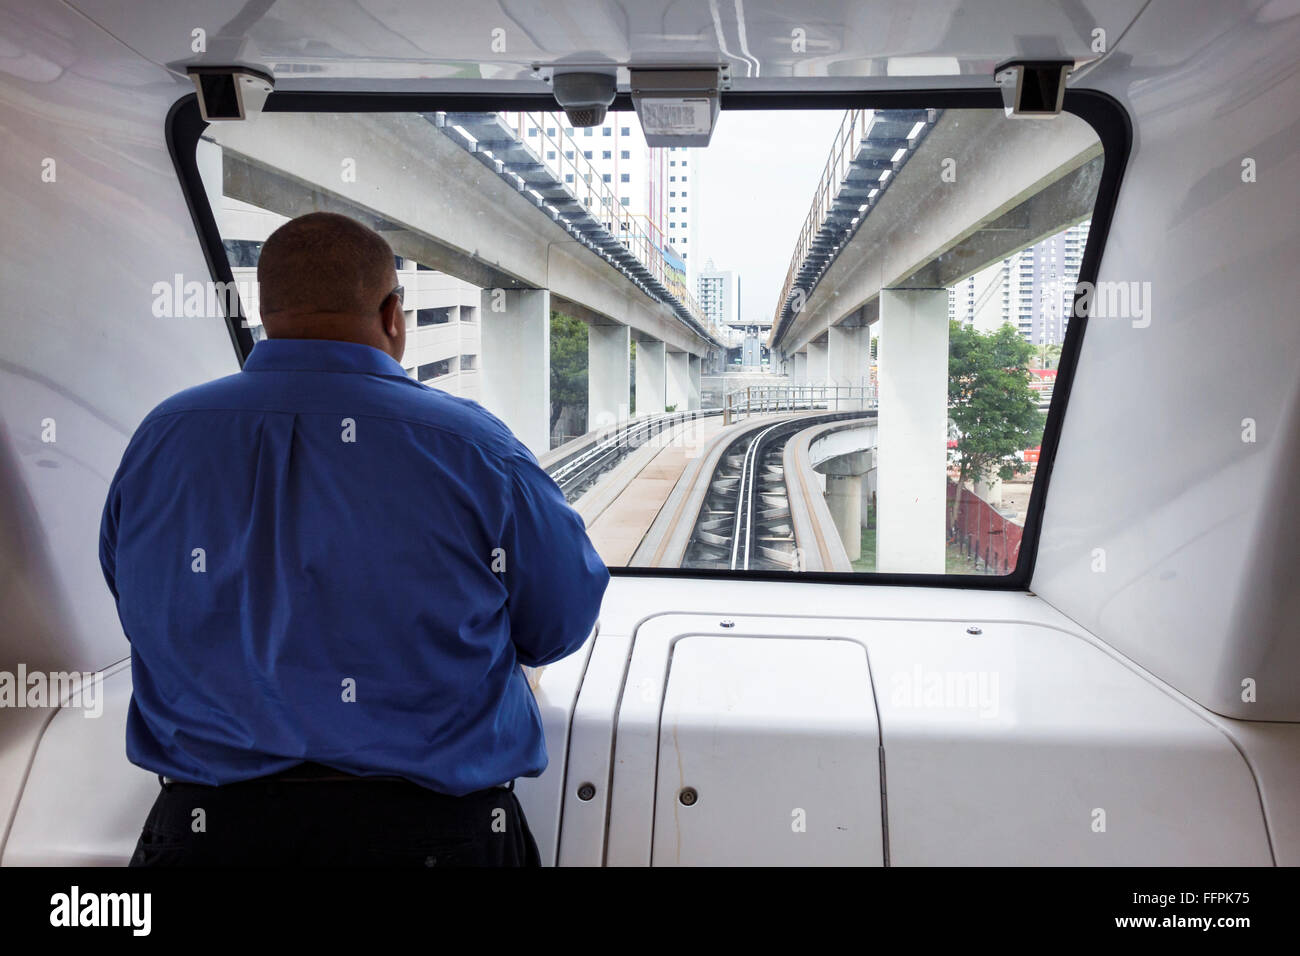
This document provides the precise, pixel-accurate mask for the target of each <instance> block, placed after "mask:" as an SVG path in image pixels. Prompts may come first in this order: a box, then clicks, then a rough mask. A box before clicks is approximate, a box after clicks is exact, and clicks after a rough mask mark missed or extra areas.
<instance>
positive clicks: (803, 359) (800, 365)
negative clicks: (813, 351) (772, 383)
mask: <svg viewBox="0 0 1300 956" xmlns="http://www.w3.org/2000/svg"><path fill="white" fill-rule="evenodd" d="M791 358H792V362H793V366H792V371H791V373H790V377H791V381H790V384H792V385H807V384H808V352H807V350H805V351H803V352H795V353H794V355H793V356H792V357H791Z"/></svg>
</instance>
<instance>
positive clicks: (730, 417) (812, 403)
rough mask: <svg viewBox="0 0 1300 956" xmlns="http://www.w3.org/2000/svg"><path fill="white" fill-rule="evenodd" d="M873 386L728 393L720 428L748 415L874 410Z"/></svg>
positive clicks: (752, 388) (748, 388) (776, 387)
mask: <svg viewBox="0 0 1300 956" xmlns="http://www.w3.org/2000/svg"><path fill="white" fill-rule="evenodd" d="M876 404H877V396H876V387H875V386H874V385H747V386H746V387H744V388H741V389H737V390H736V391H734V392H728V393H727V394H726V396H725V399H724V401H723V405H722V424H723V425H730V424H731V423H732V422H738V421H740V420H741V419H743V418H746V417H747V416H750V415H773V414H777V413H779V412H795V411H809V410H813V409H825V410H827V411H832V412H838V411H846V412H849V411H857V410H867V409H872V408H875V407H876Z"/></svg>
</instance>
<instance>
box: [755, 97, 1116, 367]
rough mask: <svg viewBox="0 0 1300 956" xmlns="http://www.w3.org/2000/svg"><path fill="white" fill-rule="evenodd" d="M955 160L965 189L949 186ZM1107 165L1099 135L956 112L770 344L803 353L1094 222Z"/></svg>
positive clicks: (1073, 122)
mask: <svg viewBox="0 0 1300 956" xmlns="http://www.w3.org/2000/svg"><path fill="white" fill-rule="evenodd" d="M945 159H952V160H954V161H955V164H956V165H955V167H954V168H955V172H956V181H955V182H946V181H944V179H943V178H941V177H940V176H939V170H940V169H942V168H943V161H944V160H945ZM1101 164H1102V150H1101V143H1100V142H1099V141H1098V139H1097V134H1096V133H1095V132H1094V131H1093V129H1092V127H1091V126H1089V125H1088V124H1087V123H1085V122H1084V121H1083V120H1081V119H1079V118H1078V117H1076V116H1072V115H1070V114H1062V115H1061V116H1058V117H1056V118H1055V119H1054V120H1052V121H1051V122H1050V123H1039V122H1028V121H1025V120H1019V119H1009V118H1007V117H1005V116H1004V115H1003V114H1002V112H1001V111H1000V110H960V111H957V110H950V111H948V112H946V113H944V115H943V116H942V117H940V119H939V122H938V123H937V124H935V127H934V129H933V130H931V131H930V133H929V134H928V135H927V136H926V138H925V139H924V140H923V141H922V142H921V145H920V146H919V147H918V148H917V151H916V154H915V155H914V156H913V157H912V158H911V159H910V160H908V162H907V165H906V166H904V167H903V170H902V172H900V173H899V174H898V179H897V181H896V182H894V183H892V184H891V185H890V187H889V189H887V190H886V191H885V193H884V195H883V196H882V197H881V198H880V202H879V203H878V204H877V205H876V206H875V207H874V208H873V209H872V210H871V212H870V214H869V215H868V216H867V218H866V219H865V220H864V221H863V223H862V226H861V228H860V229H858V231H857V232H856V233H855V234H854V235H853V237H852V238H851V239H850V240H849V241H848V243H847V244H846V245H845V247H844V249H843V250H841V251H840V253H839V255H838V256H837V258H836V259H835V261H834V262H833V263H832V264H831V266H830V268H829V269H827V271H826V273H825V275H823V276H822V278H821V279H820V281H818V283H817V284H816V286H815V287H814V288H813V289H812V290H811V292H810V293H809V294H808V295H807V299H806V302H805V304H804V307H803V309H802V310H801V311H800V312H799V313H798V314H796V315H795V316H794V317H793V318H792V319H791V320H790V321H789V322H788V323H787V324H786V326H785V328H783V329H780V330H776V329H774V330H773V338H772V340H771V341H772V344H774V345H778V346H780V347H781V348H783V349H785V350H786V351H787V352H795V351H798V350H799V349H801V348H802V347H803V346H804V344H805V343H806V342H808V341H810V340H812V339H815V338H817V337H820V336H822V335H824V334H825V333H826V331H827V330H828V329H829V328H832V327H834V326H836V325H838V324H840V323H841V322H843V321H844V320H845V319H846V318H849V317H851V316H852V315H853V314H854V313H857V312H859V310H862V309H863V308H867V309H871V308H873V305H872V304H873V302H874V301H875V299H876V298H877V296H879V294H880V291H881V289H891V288H937V287H940V286H948V285H952V284H953V283H955V282H957V281H960V280H961V279H963V278H965V277H966V276H969V275H973V274H974V273H976V272H978V271H979V270H980V269H983V268H985V267H986V266H988V265H990V264H991V263H993V262H997V261H999V260H1001V259H1004V258H1006V257H1007V256H1008V255H1010V254H1011V253H1013V252H1015V251H1017V250H1019V249H1023V248H1025V247H1026V246H1030V245H1033V244H1034V243H1035V242H1038V241H1039V240H1040V239H1043V238H1046V237H1047V236H1050V235H1053V234H1054V233H1056V232H1059V231H1060V230H1062V229H1064V228H1065V227H1066V226H1069V225H1072V224H1073V223H1076V222H1080V221H1082V220H1084V219H1086V218H1088V217H1089V216H1090V215H1092V210H1093V205H1094V202H1095V197H1096V190H1097V184H1098V182H1099V181H1100V174H1101Z"/></svg>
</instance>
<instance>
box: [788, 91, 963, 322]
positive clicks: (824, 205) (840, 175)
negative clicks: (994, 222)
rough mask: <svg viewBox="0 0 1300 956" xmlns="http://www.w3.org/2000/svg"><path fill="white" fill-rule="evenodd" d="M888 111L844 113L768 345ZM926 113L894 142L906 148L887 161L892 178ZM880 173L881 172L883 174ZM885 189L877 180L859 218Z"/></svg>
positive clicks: (883, 181)
mask: <svg viewBox="0 0 1300 956" xmlns="http://www.w3.org/2000/svg"><path fill="white" fill-rule="evenodd" d="M891 112H894V113H896V111H880V110H871V109H860V110H846V111H845V112H844V117H843V119H841V120H840V125H839V129H837V130H836V132H835V138H834V140H833V141H832V143H831V150H830V154H829V155H828V156H827V158H826V165H825V166H824V167H823V168H822V174H821V178H820V179H819V180H818V181H817V189H816V190H815V191H814V192H813V201H812V206H811V207H810V208H809V210H808V216H807V217H806V218H805V219H804V224H803V228H802V229H800V230H799V237H798V239H797V240H796V241H795V244H794V252H793V254H792V255H791V256H790V266H789V268H788V269H787V270H786V273H785V282H783V283H782V285H781V295H780V296H779V297H778V298H777V302H776V312H775V314H774V315H773V318H772V334H771V337H770V338H769V339H768V344H769V345H771V344H773V343H775V342H776V341H777V336H778V335H779V334H780V332H781V324H782V317H783V313H784V312H785V310H786V307H787V306H789V305H791V297H792V295H793V293H794V290H795V282H796V280H797V279H798V277H799V273H800V270H801V269H802V267H803V265H804V261H805V260H806V259H807V258H808V257H809V255H810V254H811V253H812V252H813V244H814V243H815V242H816V241H817V240H818V238H819V237H821V235H822V227H823V226H825V225H826V221H827V220H828V219H829V218H830V216H831V211H832V209H833V207H834V206H835V202H836V199H837V197H838V196H839V194H840V190H841V188H842V187H843V186H844V184H845V182H846V180H848V178H849V172H850V171H851V170H852V169H853V167H854V160H855V159H857V158H858V153H859V150H860V149H861V148H862V146H863V143H864V142H865V141H867V140H868V139H869V138H870V136H871V133H872V128H873V126H875V124H876V122H877V118H878V117H879V118H880V119H881V120H883V121H885V122H888V121H889V117H890V114H891ZM925 112H926V113H927V118H926V120H925V121H924V122H923V123H922V130H920V131H918V132H917V133H916V135H915V136H913V135H908V136H906V137H900V138H898V139H897V142H898V143H899V144H902V143H905V144H906V145H905V146H903V147H902V148H903V149H904V155H903V156H902V157H900V158H899V159H898V160H897V161H893V160H890V161H888V162H889V167H888V171H889V174H890V175H891V176H892V175H894V174H896V173H897V172H898V171H899V170H900V169H901V168H902V166H903V164H905V163H906V162H907V160H908V159H909V158H910V157H911V154H912V152H913V151H914V150H915V149H916V146H917V145H918V144H919V142H920V139H921V138H922V137H923V136H924V135H925V130H928V128H929V127H930V126H931V125H932V124H933V123H934V121H935V117H936V115H937V114H936V112H935V111H933V110H930V111H925ZM868 145H871V144H868ZM880 145H881V148H882V149H887V148H888V147H889V146H893V145H895V141H894V140H890V141H887V142H882V143H881V144H880ZM882 162H884V160H882ZM883 171H884V170H883V169H882V174H883ZM886 188H888V184H887V181H886V179H879V180H877V182H876V183H875V185H874V186H873V188H872V191H871V192H870V194H869V195H868V196H866V197H864V199H863V202H862V203H861V205H860V208H859V210H858V217H859V218H860V217H862V216H865V215H866V214H867V211H869V209H870V207H871V205H872V204H873V203H874V202H875V201H876V199H877V197H878V196H879V195H880V193H883V191H884V190H885V189H886ZM855 221H856V220H855ZM804 293H805V295H809V294H811V290H810V289H805V290H804ZM799 308H800V306H799V305H795V306H794V309H795V311H798V310H799Z"/></svg>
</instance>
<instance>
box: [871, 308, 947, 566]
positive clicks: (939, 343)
mask: <svg viewBox="0 0 1300 956" xmlns="http://www.w3.org/2000/svg"><path fill="white" fill-rule="evenodd" d="M880 329H881V334H880V356H879V379H880V386H879V387H880V420H879V432H878V433H877V434H878V441H877V446H876V447H877V449H878V462H879V464H878V466H877V483H878V491H877V494H876V504H877V515H876V570H878V571H894V572H911V573H924V574H942V573H943V572H944V566H945V560H944V556H945V553H946V548H945V546H946V542H947V534H946V533H945V524H946V515H945V512H946V505H947V481H948V479H947V453H948V293H947V291H946V290H944V289H935V290H931V289H925V290H895V289H885V290H883V291H881V293H880Z"/></svg>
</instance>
